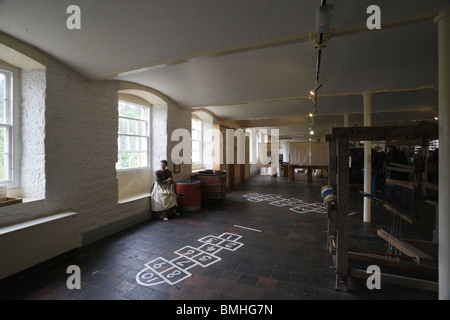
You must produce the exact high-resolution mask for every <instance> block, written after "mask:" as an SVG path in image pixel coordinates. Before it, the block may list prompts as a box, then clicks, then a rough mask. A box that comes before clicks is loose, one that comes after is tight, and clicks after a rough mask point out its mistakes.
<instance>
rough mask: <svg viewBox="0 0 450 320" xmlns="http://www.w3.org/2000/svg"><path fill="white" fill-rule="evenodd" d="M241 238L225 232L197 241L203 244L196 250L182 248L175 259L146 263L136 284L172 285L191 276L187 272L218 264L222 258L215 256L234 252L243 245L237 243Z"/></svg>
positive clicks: (177, 251)
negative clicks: (220, 253)
mask: <svg viewBox="0 0 450 320" xmlns="http://www.w3.org/2000/svg"><path fill="white" fill-rule="evenodd" d="M240 238H242V236H240V235H237V234H233V233H228V232H225V233H223V234H221V235H220V236H218V237H216V236H212V235H209V236H206V237H203V238H201V239H199V240H198V241H199V242H201V243H203V244H202V245H200V246H199V247H197V248H194V247H192V246H185V247H182V248H180V249H178V250H176V251H174V253H175V254H176V255H178V257H177V258H174V259H172V260H170V261H169V260H167V259H164V258H162V257H158V258H156V259H154V260H152V261H150V262H147V263H146V264H144V265H145V267H146V268H145V269H143V270H141V271H140V272H139V273H138V274H137V275H136V282H137V283H138V284H140V285H142V286H154V285H157V284H161V283H164V282H165V283H168V284H170V285H174V284H176V283H178V282H180V281H183V280H185V279H186V278H189V277H190V276H192V274H191V273H190V272H188V271H187V270H189V269H191V268H193V267H195V266H201V267H203V268H206V267H209V266H210V265H212V264H214V263H216V262H219V261H220V260H222V258H220V257H218V256H216V255H215V254H217V253H218V252H220V251H221V250H229V251H236V250H237V249H239V248H240V247H242V246H243V245H244V244H243V243H240V242H237V240H239V239H240Z"/></svg>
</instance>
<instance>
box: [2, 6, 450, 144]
mask: <svg viewBox="0 0 450 320" xmlns="http://www.w3.org/2000/svg"><path fill="white" fill-rule="evenodd" d="M327 3H330V4H333V5H334V16H333V21H332V32H331V37H330V39H329V40H328V42H327V46H326V47H325V48H324V49H323V50H322V59H321V63H320V72H319V82H320V83H321V84H322V87H321V88H320V90H319V101H318V104H317V110H318V112H317V114H316V117H315V123H316V125H317V126H320V127H322V128H323V131H324V132H325V131H327V128H330V127H333V126H342V125H343V114H344V113H349V114H350V121H351V123H360V122H361V121H362V119H363V98H362V93H363V92H372V93H373V94H372V112H373V115H372V123H373V125H377V124H397V123H411V122H413V121H432V120H433V119H434V116H435V112H436V111H437V96H438V92H437V84H438V65H437V48H438V40H437V36H438V31H437V25H436V24H435V23H434V22H433V18H434V17H435V16H436V15H437V13H438V12H439V11H440V10H442V9H444V8H446V7H447V6H449V5H450V1H448V0H413V1H412V0H410V1H406V0H395V1H393V0H382V1H365V0H328V1H327ZM72 4H76V5H78V6H79V7H80V9H81V30H69V29H68V28H67V27H66V20H67V18H68V17H69V14H67V13H66V9H67V7H68V6H69V5H72ZM372 4H376V5H378V6H379V7H380V8H381V19H382V28H381V30H369V29H368V28H367V27H366V20H367V18H368V17H369V15H368V14H367V13H366V9H367V7H368V6H369V5H372ZM319 5H320V0H303V1H301V0H239V1H237V0H187V1H180V0H148V1H144V0H127V1H123V0H96V1H93V0H77V1H66V0H40V1H36V0H20V1H17V0H0V31H1V32H3V33H4V34H7V35H10V36H12V37H15V38H18V39H20V40H22V41H24V42H26V43H29V44H31V45H33V46H35V47H37V48H39V49H41V50H42V51H44V52H46V53H48V54H49V55H52V56H54V57H56V58H58V59H59V60H61V61H62V62H64V63H65V64H67V65H68V66H70V67H72V68H73V69H75V70H77V71H79V72H80V73H82V74H83V75H85V76H86V77H87V78H89V79H92V80H94V81H95V80H107V79H118V80H125V81H130V82H135V83H139V84H142V85H145V86H148V87H151V88H152V89H154V90H157V91H159V92H161V93H163V94H164V95H166V96H168V97H169V98H170V99H172V100H173V101H175V102H176V103H177V104H179V105H180V106H181V107H183V108H190V109H197V108H204V109H207V110H210V111H211V112H213V113H214V114H215V115H216V116H217V117H218V118H219V119H223V120H230V121H235V122H236V123H237V124H239V125H241V126H243V127H255V126H257V127H261V126H278V127H281V126H293V127H292V128H291V129H290V130H284V131H286V132H289V134H288V135H289V136H290V137H301V136H303V135H304V134H306V132H307V129H308V124H309V117H308V113H309V112H310V111H311V110H312V106H313V104H312V102H311V100H309V91H310V90H311V89H313V88H314V87H315V77H316V62H317V53H318V52H317V50H316V49H315V48H314V46H313V43H312V41H311V38H310V36H309V34H310V33H311V32H314V31H315V12H316V9H317V8H318V7H319Z"/></svg>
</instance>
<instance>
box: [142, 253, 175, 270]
mask: <svg viewBox="0 0 450 320" xmlns="http://www.w3.org/2000/svg"><path fill="white" fill-rule="evenodd" d="M145 266H146V267H147V268H150V269H151V270H153V271H155V272H156V273H162V272H164V271H166V270H168V269H171V268H173V267H174V265H173V264H172V263H171V262H170V261H167V260H166V259H164V258H161V257H159V258H156V259H154V260H152V261H150V262H147V263H146V264H145Z"/></svg>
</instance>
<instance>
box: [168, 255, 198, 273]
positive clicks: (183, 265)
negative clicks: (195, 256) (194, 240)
mask: <svg viewBox="0 0 450 320" xmlns="http://www.w3.org/2000/svg"><path fill="white" fill-rule="evenodd" d="M171 262H172V263H173V264H174V265H175V266H176V267H177V268H179V269H183V270H188V269H190V268H192V267H195V266H196V265H198V263H197V262H195V261H193V260H191V259H188V258H186V257H178V258H175V259H173V260H172V261H171Z"/></svg>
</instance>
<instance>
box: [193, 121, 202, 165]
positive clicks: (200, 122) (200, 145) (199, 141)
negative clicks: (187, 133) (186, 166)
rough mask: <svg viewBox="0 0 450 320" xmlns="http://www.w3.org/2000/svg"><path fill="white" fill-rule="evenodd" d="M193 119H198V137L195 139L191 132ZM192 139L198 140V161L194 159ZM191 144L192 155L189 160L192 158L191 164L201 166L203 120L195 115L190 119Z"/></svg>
mask: <svg viewBox="0 0 450 320" xmlns="http://www.w3.org/2000/svg"><path fill="white" fill-rule="evenodd" d="M194 121H198V122H199V124H200V125H199V128H200V129H199V130H198V131H199V133H198V136H199V139H198V140H196V139H194V134H193V132H194ZM194 141H198V143H199V151H198V152H199V159H200V161H198V162H195V161H194V156H193V155H194V146H193V142H194ZM191 145H192V157H191V160H192V165H193V166H196V167H201V166H203V121H202V119H200V118H197V117H195V116H193V117H192V120H191Z"/></svg>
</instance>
